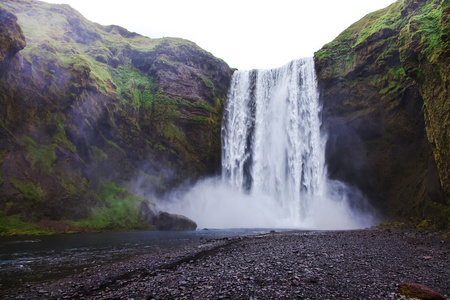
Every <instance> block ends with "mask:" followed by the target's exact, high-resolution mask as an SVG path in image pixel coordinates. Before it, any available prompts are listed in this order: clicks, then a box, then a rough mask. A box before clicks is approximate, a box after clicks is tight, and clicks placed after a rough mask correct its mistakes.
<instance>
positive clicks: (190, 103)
mask: <svg viewBox="0 0 450 300" xmlns="http://www.w3.org/2000/svg"><path fill="white" fill-rule="evenodd" d="M0 17H1V18H2V20H1V21H2V22H0V24H2V25H3V24H4V25H5V26H3V27H1V28H0V42H1V43H0V49H1V52H0V54H1V56H0V62H1V65H0V104H1V109H0V153H1V158H2V160H1V165H0V172H1V173H0V174H1V180H0V209H1V211H2V212H3V215H4V216H10V215H20V216H21V217H22V218H23V219H24V220H27V221H32V222H34V221H39V220H41V219H50V220H60V221H62V220H74V221H78V220H81V219H84V218H87V217H89V216H91V215H92V213H93V212H96V211H99V210H102V209H103V208H105V207H108V204H107V203H106V202H105V199H103V197H102V196H101V193H100V192H101V190H102V187H104V185H105V183H109V182H114V183H116V184H117V185H119V186H121V187H122V188H127V189H129V190H130V191H131V192H133V193H135V194H138V195H146V196H148V195H151V194H158V193H162V192H164V191H165V190H166V189H169V188H171V187H173V186H176V185H178V184H180V183H181V182H183V181H185V180H189V179H190V180H195V179H196V178H198V177H200V176H204V175H206V174H211V173H213V172H214V171H215V170H216V167H217V165H218V164H219V163H220V121H221V115H222V106H223V102H224V101H225V98H226V94H227V89H228V85H229V82H230V78H231V74H232V71H231V69H230V68H229V67H228V65H227V64H226V63H224V62H223V61H222V60H220V59H217V58H215V57H214V56H213V55H211V54H210V53H208V52H206V51H204V50H202V49H201V48H199V47H198V46H197V45H195V44H194V43H192V42H190V41H186V40H182V39H174V38H164V39H150V38H147V37H144V36H141V35H138V34H136V33H132V32H129V31H127V30H126V29H124V28H121V27H118V26H101V25H98V24H95V23H92V22H89V21H88V20H86V19H85V18H84V17H83V16H82V15H80V14H79V13H78V12H76V11H75V10H73V9H72V8H71V7H70V6H68V5H53V4H47V3H44V2H39V1H32V0H21V1H2V4H1V6H0ZM4 21H5V22H4ZM6 21H7V22H6ZM136 183H139V184H136ZM114 224H122V225H123V226H124V227H127V226H129V225H130V224H131V223H129V222H128V223H126V222H120V221H115V222H114ZM127 224H128V225H127ZM110 225H111V224H110ZM108 226H109V225H108ZM130 226H131V225H130ZM133 226H134V225H133Z"/></svg>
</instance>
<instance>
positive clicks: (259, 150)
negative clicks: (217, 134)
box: [161, 58, 374, 229]
mask: <svg viewBox="0 0 450 300" xmlns="http://www.w3.org/2000/svg"><path fill="white" fill-rule="evenodd" d="M320 115H321V106H320V104H319V94H318V91H317V81H316V76H315V70H314V61H313V59H312V58H308V59H301V60H295V61H292V62H290V63H289V64H287V65H285V66H284V67H282V68H279V69H271V70H252V71H236V72H235V73H234V75H233V78H232V83H231V87H230V91H229V95H228V99H227V103H226V107H225V113H224V120H223V124H222V177H221V178H210V179H207V180H203V181H200V182H198V183H197V184H196V185H195V186H193V187H192V188H191V189H190V190H188V191H184V192H181V191H178V192H176V193H173V194H172V195H171V197H170V198H171V201H169V202H167V201H164V203H161V206H163V207H164V208H165V209H166V210H168V211H170V212H174V213H179V214H183V215H185V216H187V217H189V218H191V219H193V220H194V221H196V222H197V224H198V226H199V227H200V228H202V227H207V228H242V227H246V228H303V229H351V228H361V227H366V226H369V225H372V224H373V223H374V220H373V218H372V217H371V216H370V215H368V214H362V213H356V212H354V211H352V210H351V209H350V207H349V205H348V197H347V189H348V187H346V186H345V185H344V184H342V183H339V182H336V181H330V180H328V179H327V174H326V167H325V143H326V139H325V137H324V135H322V133H321V130H320V127H321V119H320ZM361 201H364V199H363V198H361Z"/></svg>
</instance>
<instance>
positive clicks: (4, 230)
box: [0, 211, 53, 235]
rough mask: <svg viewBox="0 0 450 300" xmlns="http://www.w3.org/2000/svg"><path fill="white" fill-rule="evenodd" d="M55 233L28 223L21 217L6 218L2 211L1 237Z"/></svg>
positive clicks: (0, 216)
mask: <svg viewBox="0 0 450 300" xmlns="http://www.w3.org/2000/svg"><path fill="white" fill-rule="evenodd" d="M48 234H53V232H51V231H48V230H45V229H44V228H42V227H39V226H37V225H33V224H29V223H26V222H24V221H23V220H22V218H21V217H20V215H12V216H5V215H4V214H3V212H1V211H0V235H48Z"/></svg>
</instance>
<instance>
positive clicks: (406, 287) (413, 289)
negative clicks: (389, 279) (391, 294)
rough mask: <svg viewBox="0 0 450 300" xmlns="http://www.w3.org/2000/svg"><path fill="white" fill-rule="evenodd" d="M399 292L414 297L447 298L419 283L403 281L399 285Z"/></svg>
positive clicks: (430, 299) (425, 299)
mask: <svg viewBox="0 0 450 300" xmlns="http://www.w3.org/2000/svg"><path fill="white" fill-rule="evenodd" d="M398 293H399V294H401V295H405V296H406V297H409V298H414V299H422V300H445V297H444V296H442V295H441V294H439V293H438V292H436V291H434V290H432V289H430V288H429V287H426V286H424V285H421V284H418V283H408V282H402V283H400V284H399V285H398Z"/></svg>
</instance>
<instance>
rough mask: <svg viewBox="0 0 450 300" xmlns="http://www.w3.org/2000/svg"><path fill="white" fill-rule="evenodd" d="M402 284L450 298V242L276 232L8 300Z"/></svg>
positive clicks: (223, 294)
mask: <svg viewBox="0 0 450 300" xmlns="http://www.w3.org/2000/svg"><path fill="white" fill-rule="evenodd" d="M401 282H413V283H420V284H423V285H425V286H427V287H429V288H431V289H433V290H435V291H437V292H439V293H441V294H442V295H444V297H446V298H447V299H448V298H449V297H450V242H449V241H448V240H442V239H441V238H439V235H436V234H425V233H420V232H415V231H409V230H403V229H365V230H355V231H328V232H323V231H311V232H278V233H277V232H272V233H270V234H265V235H258V236H248V237H230V238H225V239H218V240H207V241H202V242H199V244H197V245H190V246H188V247H187V248H185V249H182V250H177V251H172V252H165V253H157V254H152V255H148V256H141V257H138V258H134V259H133V260H130V261H128V262H123V263H118V264H113V265H110V266H99V267H98V268H95V269H91V270H85V272H84V273H82V274H80V275H76V276H73V277H70V278H65V279H61V280H58V281H54V282H51V283H48V284H45V285H39V286H27V287H24V288H22V289H19V290H11V291H7V294H5V295H4V296H2V298H4V299H60V298H62V299H74V298H81V299H83V298H84V299H331V298H337V299H401V298H403V297H402V296H400V295H398V294H397V286H398V284H399V283H401Z"/></svg>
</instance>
